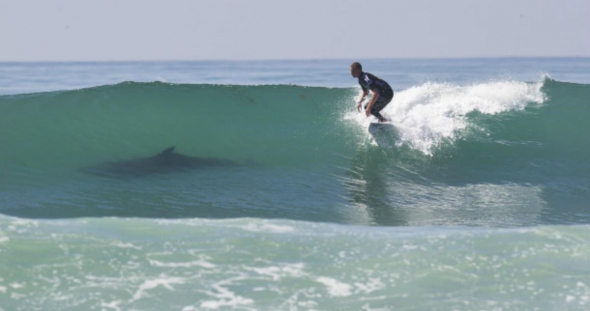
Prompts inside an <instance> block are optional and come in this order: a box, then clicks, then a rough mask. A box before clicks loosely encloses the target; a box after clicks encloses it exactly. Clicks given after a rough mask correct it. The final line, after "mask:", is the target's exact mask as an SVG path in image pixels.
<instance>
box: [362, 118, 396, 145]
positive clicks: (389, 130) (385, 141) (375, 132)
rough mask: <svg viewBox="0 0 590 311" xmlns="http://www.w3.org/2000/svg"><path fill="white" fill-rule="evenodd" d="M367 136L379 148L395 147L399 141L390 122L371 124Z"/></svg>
mask: <svg viewBox="0 0 590 311" xmlns="http://www.w3.org/2000/svg"><path fill="white" fill-rule="evenodd" d="M369 134H371V136H372V137H373V139H374V140H375V142H376V143H377V144H378V145H379V146H395V145H396V143H397V141H398V139H399V131H398V129H397V128H396V127H395V125H394V124H393V123H391V122H371V124H369Z"/></svg>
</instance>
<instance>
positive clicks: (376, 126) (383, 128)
mask: <svg viewBox="0 0 590 311" xmlns="http://www.w3.org/2000/svg"><path fill="white" fill-rule="evenodd" d="M393 131H395V132H396V133H397V130H396V128H395V126H394V125H393V123H391V122H389V121H388V122H371V124H369V133H383V132H393Z"/></svg>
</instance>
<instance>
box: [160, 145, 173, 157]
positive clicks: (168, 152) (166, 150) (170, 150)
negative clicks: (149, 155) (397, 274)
mask: <svg viewBox="0 0 590 311" xmlns="http://www.w3.org/2000/svg"><path fill="white" fill-rule="evenodd" d="M175 147H176V146H172V147H168V148H166V149H164V150H163V151H162V152H160V153H158V156H159V157H162V156H164V157H165V156H167V155H169V154H171V153H172V152H174V148H175Z"/></svg>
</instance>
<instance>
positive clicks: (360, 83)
mask: <svg viewBox="0 0 590 311" xmlns="http://www.w3.org/2000/svg"><path fill="white" fill-rule="evenodd" d="M361 77H362V76H361ZM361 77H359V85H360V86H361V89H363V92H365V93H368V92H369V89H367V88H366V87H365V86H364V85H363V82H362V81H361Z"/></svg>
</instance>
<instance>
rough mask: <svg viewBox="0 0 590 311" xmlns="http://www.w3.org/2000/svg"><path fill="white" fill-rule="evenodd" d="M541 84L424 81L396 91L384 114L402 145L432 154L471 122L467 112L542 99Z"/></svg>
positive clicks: (365, 121)
mask: <svg viewBox="0 0 590 311" xmlns="http://www.w3.org/2000/svg"><path fill="white" fill-rule="evenodd" d="M542 86H543V82H542V81H541V82H538V83H525V82H519V81H499V82H489V83H482V84H475V85H469V86H457V85H452V84H447V83H425V84H422V85H419V86H414V87H411V88H409V89H407V90H403V91H400V92H396V94H395V97H394V98H393V101H392V102H391V103H390V104H389V105H387V107H385V109H383V111H382V114H383V115H384V116H385V117H386V118H388V119H390V120H391V121H392V123H393V124H394V125H395V126H396V128H397V129H398V131H399V135H400V137H399V145H401V144H406V145H408V146H410V147H411V148H413V149H416V150H419V151H421V152H423V153H425V154H429V155H430V154H432V149H433V147H435V146H437V145H439V144H440V143H441V142H442V141H444V140H450V141H453V140H455V139H456V138H457V135H458V133H460V132H461V131H462V130H464V129H465V128H466V127H467V126H468V125H469V124H468V120H467V119H466V115H467V114H468V113H471V112H475V111H478V112H481V113H484V114H497V113H501V112H505V111H510V110H522V109H524V108H525V107H526V106H527V105H528V104H531V103H537V104H539V103H543V102H544V101H545V100H546V96H545V94H544V93H543V92H542V91H541V87H542ZM345 118H346V119H352V120H354V121H356V123H358V124H360V125H361V126H363V127H368V126H369V124H370V122H371V121H373V118H372V117H371V118H366V117H365V115H364V114H359V113H357V112H356V111H355V112H351V113H350V114H348V115H347V116H346V117H345Z"/></svg>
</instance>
